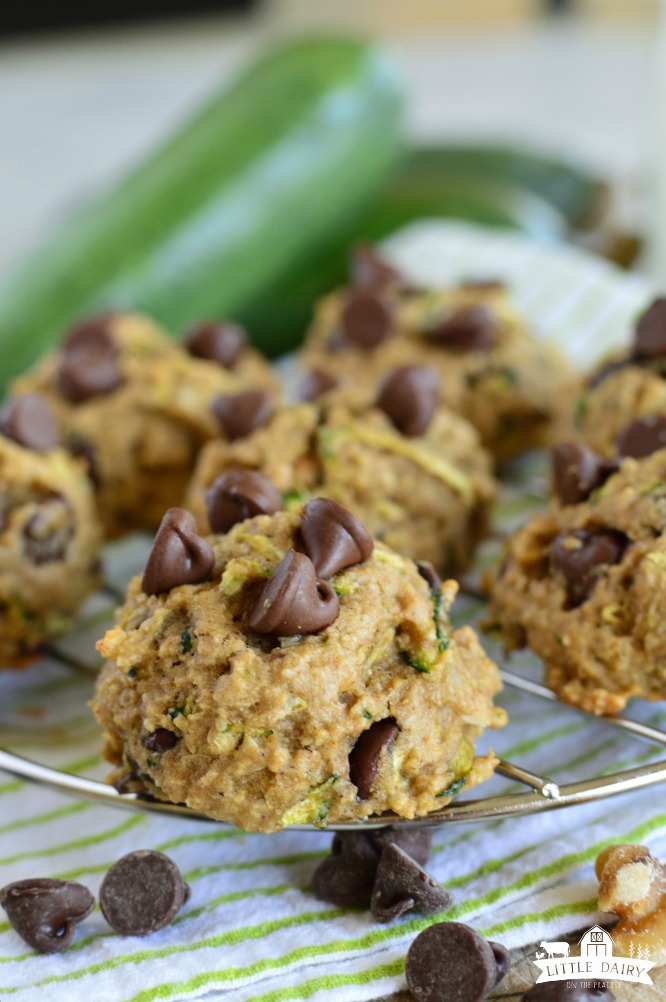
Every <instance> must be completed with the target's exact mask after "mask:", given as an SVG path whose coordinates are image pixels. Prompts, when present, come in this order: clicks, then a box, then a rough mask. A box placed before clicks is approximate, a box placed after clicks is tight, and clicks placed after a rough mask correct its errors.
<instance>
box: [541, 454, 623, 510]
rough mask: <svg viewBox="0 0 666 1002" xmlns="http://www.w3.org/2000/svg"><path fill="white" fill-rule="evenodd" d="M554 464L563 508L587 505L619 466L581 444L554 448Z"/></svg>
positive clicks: (556, 489) (554, 484)
mask: <svg viewBox="0 0 666 1002" xmlns="http://www.w3.org/2000/svg"><path fill="white" fill-rule="evenodd" d="M552 461H553V486H554V488H555V493H556V494H557V496H558V497H559V499H560V501H561V502H562V504H579V503H580V502H581V501H585V500H586V499H587V498H588V497H589V496H590V494H591V493H592V491H593V490H594V489H595V488H596V487H600V486H601V484H603V483H605V481H606V480H607V479H608V477H609V476H610V475H611V473H614V472H615V471H616V470H617V469H618V466H619V464H618V463H617V462H614V461H612V460H606V459H602V458H601V456H597V455H596V454H595V453H594V452H592V450H591V449H588V447H587V446H586V445H583V444H582V443H581V442H560V443H559V445H556V446H554V447H553V450H552Z"/></svg>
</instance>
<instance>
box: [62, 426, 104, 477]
mask: <svg viewBox="0 0 666 1002" xmlns="http://www.w3.org/2000/svg"><path fill="white" fill-rule="evenodd" d="M67 448H68V449H69V451H70V452H71V454H72V455H73V456H75V457H76V458H77V459H82V460H83V462H84V464H85V467H86V475H87V477H88V480H89V481H90V483H91V484H92V485H93V487H94V488H95V490H99V488H100V486H101V484H102V478H101V475H100V472H99V463H98V461H97V453H96V452H95V448H94V446H93V445H92V444H91V443H90V442H89V441H88V439H87V438H83V437H82V436H81V435H79V434H78V433H77V432H70V434H69V435H68V436H67Z"/></svg>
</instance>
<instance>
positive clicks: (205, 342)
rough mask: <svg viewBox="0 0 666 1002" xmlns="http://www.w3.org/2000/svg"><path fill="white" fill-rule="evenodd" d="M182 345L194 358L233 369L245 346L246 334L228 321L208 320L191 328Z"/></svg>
mask: <svg viewBox="0 0 666 1002" xmlns="http://www.w3.org/2000/svg"><path fill="white" fill-rule="evenodd" d="M184 344H185V347H186V348H187V350H188V351H189V353H190V355H194V356H195V358H208V359H210V360H211V361H213V362H218V363H219V365H221V366H223V368H225V369H233V368H234V366H235V365H236V363H237V361H238V359H239V358H240V356H241V354H242V352H243V349H244V348H245V346H246V345H247V334H246V332H245V330H244V329H243V328H242V327H239V325H238V324H234V323H232V322H231V321H230V320H209V321H207V322H204V323H200V324H197V325H196V326H195V327H192V328H191V330H190V331H188V333H187V335H186V337H185V341H184Z"/></svg>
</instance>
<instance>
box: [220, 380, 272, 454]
mask: <svg viewBox="0 0 666 1002" xmlns="http://www.w3.org/2000/svg"><path fill="white" fill-rule="evenodd" d="M274 410H275V401H274V400H273V396H272V394H270V393H269V392H268V391H267V390H244V391H243V392H242V393H229V394H220V396H218V397H215V400H214V401H213V413H214V414H215V417H216V418H217V420H218V421H219V422H220V424H221V425H222V430H223V431H224V434H225V435H226V436H227V438H228V439H229V441H230V442H233V441H235V439H237V438H244V437H245V436H246V435H249V434H250V432H251V431H254V430H255V429H256V428H261V427H263V425H265V424H266V423H267V422H268V421H270V419H271V417H272V415H273V411H274Z"/></svg>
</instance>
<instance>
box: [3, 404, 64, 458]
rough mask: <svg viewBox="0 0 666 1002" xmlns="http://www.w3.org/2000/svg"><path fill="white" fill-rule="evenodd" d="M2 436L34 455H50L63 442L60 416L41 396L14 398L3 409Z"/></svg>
mask: <svg viewBox="0 0 666 1002" xmlns="http://www.w3.org/2000/svg"><path fill="white" fill-rule="evenodd" d="M0 434H1V435H4V436H5V438H9V439H11V440H12V442H16V444H17V445H22V446H23V448H24V449H32V451H33V452H50V450H51V449H55V448H56V446H57V445H58V444H59V442H60V431H59V429H58V422H57V420H56V416H55V414H54V413H53V411H52V410H51V408H50V407H49V405H48V403H47V402H46V400H45V399H44V397H41V396H40V395H39V393H27V394H26V395H25V396H24V397H12V398H10V399H9V400H8V401H7V403H6V404H4V406H3V407H2V408H0Z"/></svg>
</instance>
